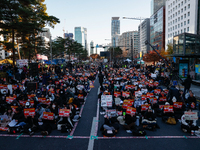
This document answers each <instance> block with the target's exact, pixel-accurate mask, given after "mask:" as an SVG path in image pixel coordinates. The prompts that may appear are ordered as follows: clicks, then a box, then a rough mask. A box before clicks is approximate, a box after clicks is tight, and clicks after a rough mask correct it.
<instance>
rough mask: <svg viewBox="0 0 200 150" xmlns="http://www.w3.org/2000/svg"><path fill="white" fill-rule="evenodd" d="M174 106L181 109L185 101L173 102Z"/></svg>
mask: <svg viewBox="0 0 200 150" xmlns="http://www.w3.org/2000/svg"><path fill="white" fill-rule="evenodd" d="M173 106H174V108H178V109H181V108H182V106H183V102H174V103H173Z"/></svg>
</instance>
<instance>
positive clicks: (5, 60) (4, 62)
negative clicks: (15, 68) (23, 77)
mask: <svg viewBox="0 0 200 150" xmlns="http://www.w3.org/2000/svg"><path fill="white" fill-rule="evenodd" d="M0 64H11V65H12V64H13V61H12V60H10V59H4V60H1V61H0Z"/></svg>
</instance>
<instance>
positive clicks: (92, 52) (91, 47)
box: [90, 41, 94, 55]
mask: <svg viewBox="0 0 200 150" xmlns="http://www.w3.org/2000/svg"><path fill="white" fill-rule="evenodd" d="M92 54H94V42H93V41H91V42H90V55H92Z"/></svg>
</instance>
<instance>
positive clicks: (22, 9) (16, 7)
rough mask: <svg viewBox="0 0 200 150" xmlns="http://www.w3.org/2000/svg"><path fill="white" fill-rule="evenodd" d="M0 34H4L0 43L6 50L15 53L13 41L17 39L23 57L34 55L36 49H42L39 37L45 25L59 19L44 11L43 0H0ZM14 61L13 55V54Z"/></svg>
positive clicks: (50, 24)
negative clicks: (3, 38) (4, 37)
mask: <svg viewBox="0 0 200 150" xmlns="http://www.w3.org/2000/svg"><path fill="white" fill-rule="evenodd" d="M0 20H1V22H0V28H1V29H2V31H0V34H3V35H6V36H7V37H8V38H12V40H8V38H6V39H5V40H4V42H2V44H3V45H4V47H5V48H6V50H11V49H12V52H13V54H15V47H14V46H15V43H14V42H15V41H16V40H17V41H19V43H20V47H21V50H22V54H23V56H24V58H27V57H29V59H30V58H31V57H34V56H35V55H36V54H37V50H38V49H44V42H42V39H41V38H40V37H39V33H40V32H43V31H42V28H43V27H45V25H49V26H50V27H54V25H55V24H56V23H59V19H58V18H56V17H54V16H49V15H48V14H47V13H46V5H45V4H44V0H1V1H0ZM13 63H15V55H13Z"/></svg>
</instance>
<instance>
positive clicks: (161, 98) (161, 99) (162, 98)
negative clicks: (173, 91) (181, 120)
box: [159, 97, 167, 102]
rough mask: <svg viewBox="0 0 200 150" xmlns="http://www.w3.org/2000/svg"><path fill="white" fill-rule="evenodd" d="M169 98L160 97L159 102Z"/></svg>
mask: <svg viewBox="0 0 200 150" xmlns="http://www.w3.org/2000/svg"><path fill="white" fill-rule="evenodd" d="M166 101H167V98H166V97H160V99H159V102H166Z"/></svg>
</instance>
